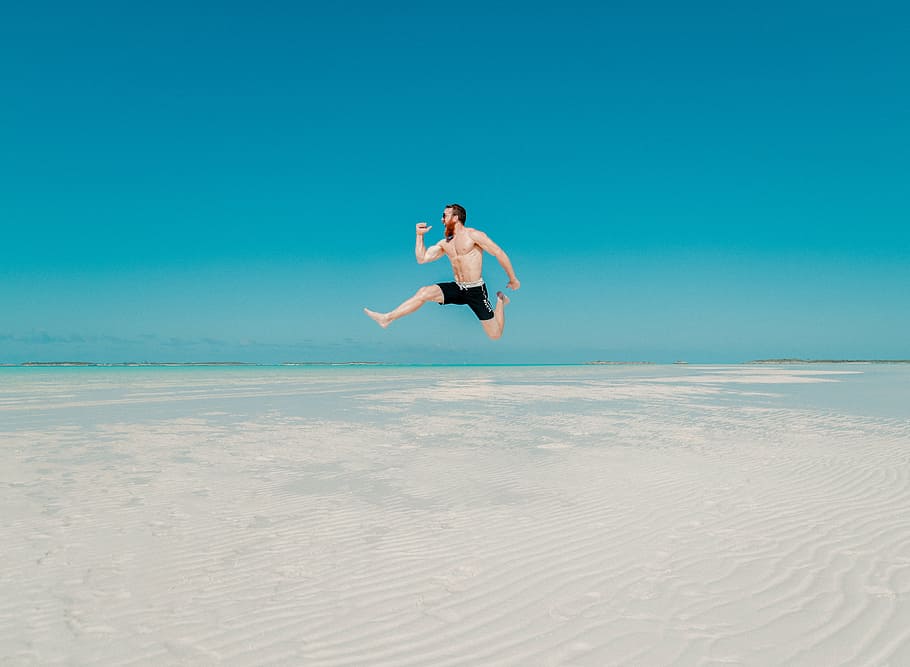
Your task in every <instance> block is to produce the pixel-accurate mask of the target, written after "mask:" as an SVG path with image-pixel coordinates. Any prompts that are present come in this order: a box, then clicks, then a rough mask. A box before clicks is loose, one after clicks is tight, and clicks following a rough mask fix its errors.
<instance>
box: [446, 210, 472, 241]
mask: <svg viewBox="0 0 910 667" xmlns="http://www.w3.org/2000/svg"><path fill="white" fill-rule="evenodd" d="M467 219H468V212H467V211H465V210H464V206H462V205H461V204H447V205H446V208H445V210H444V211H443V212H442V224H444V225H445V227H446V238H451V237H452V236H453V235H454V234H455V225H456V224H458V223H459V222H460V223H461V224H464V221H465V220H467Z"/></svg>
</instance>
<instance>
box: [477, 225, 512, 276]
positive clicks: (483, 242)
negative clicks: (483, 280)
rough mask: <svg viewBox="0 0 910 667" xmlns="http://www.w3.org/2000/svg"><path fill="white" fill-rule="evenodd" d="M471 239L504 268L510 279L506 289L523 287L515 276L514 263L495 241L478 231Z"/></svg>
mask: <svg viewBox="0 0 910 667" xmlns="http://www.w3.org/2000/svg"><path fill="white" fill-rule="evenodd" d="M471 238H472V239H473V240H474V243H476V244H477V245H479V246H480V247H481V248H483V249H484V250H486V251H487V252H488V253H490V254H491V255H493V257H495V258H496V261H498V262H499V264H500V266H502V269H503V271H505V272H506V275H507V276H508V277H509V283H508V284H507V285H506V287H508V288H509V289H518V288H519V287H521V281H520V280H518V277H517V276H516V275H515V270H514V269H513V268H512V262H511V261H510V260H509V256H508V255H507V254H506V251H505V250H503V249H502V248H500V247H499V246H498V245H496V244H495V243H494V242H493V239H491V238H490V237H489V236H487V235H486V234H485V233H483V232H481V231H478V230H476V229H475V230H474V231H472V232H471Z"/></svg>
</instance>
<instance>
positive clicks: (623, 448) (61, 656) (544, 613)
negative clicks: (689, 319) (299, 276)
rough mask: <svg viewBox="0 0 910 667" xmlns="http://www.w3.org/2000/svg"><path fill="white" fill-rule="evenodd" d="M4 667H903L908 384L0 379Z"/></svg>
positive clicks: (633, 372)
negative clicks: (174, 666)
mask: <svg viewBox="0 0 910 667" xmlns="http://www.w3.org/2000/svg"><path fill="white" fill-rule="evenodd" d="M0 370H2V372H0V451H2V456H3V458H2V461H3V465H2V468H0V508H2V512H0V544H2V548H0V664H3V665H20V664H21V665H39V664H40V665H53V664H98V665H161V664H193V665H197V664H198V665H208V664H212V665H214V664H227V665H434V666H437V665H597V666H601V665H648V666H650V665H720V664H731V665H733V664H735V665H826V666H827V665H895V666H896V665H910V414H908V413H907V410H906V409H902V408H900V407H899V406H906V405H910V369H906V368H899V367H881V368H879V367H871V366H846V367H826V368H817V367H811V368H809V367H807V368H802V367H793V368H790V367H785V368H780V367H752V366H727V367H722V366H713V367H641V368H639V367H599V366H595V367H538V368H533V367H532V368H514V367H501V368H338V369H311V368H303V369H299V368H292V369H280V368H279V369H267V368H262V369H249V368H245V369H239V370H237V369H200V368H194V369H154V370H152V369H40V370H39V369H0Z"/></svg>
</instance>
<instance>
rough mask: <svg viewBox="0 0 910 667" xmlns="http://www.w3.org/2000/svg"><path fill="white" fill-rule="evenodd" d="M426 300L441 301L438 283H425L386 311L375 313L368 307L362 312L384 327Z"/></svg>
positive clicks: (415, 308) (412, 310)
mask: <svg viewBox="0 0 910 667" xmlns="http://www.w3.org/2000/svg"><path fill="white" fill-rule="evenodd" d="M428 301H435V302H436V303H442V289H440V287H439V285H427V286H426V287H421V288H420V289H419V290H417V293H416V294H415V295H414V296H412V297H411V298H410V299H408V300H406V301H405V302H404V303H402V304H401V305H400V306H398V308H396V309H395V310H391V311H389V312H388V313H377V312H374V311H372V310H370V309H369V308H364V309H363V312H365V313H366V314H367V315H369V316H370V317H371V318H373V320H375V322H376V324H378V325H379V326H381V327H382V328H383V329H385V328H386V327H387V326H389V324H391V323H392V322H393V321H394V320H397V319H398V318H399V317H404V316H405V315H410V314H411V313H413V312H414V311H415V310H417V309H418V308H420V307H421V306H422V305H423V304H425V303H427V302H428Z"/></svg>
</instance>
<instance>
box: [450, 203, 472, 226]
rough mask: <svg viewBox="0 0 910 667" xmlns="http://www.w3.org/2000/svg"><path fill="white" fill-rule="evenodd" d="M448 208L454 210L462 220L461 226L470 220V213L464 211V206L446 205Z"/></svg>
mask: <svg viewBox="0 0 910 667" xmlns="http://www.w3.org/2000/svg"><path fill="white" fill-rule="evenodd" d="M446 208H450V209H452V213H454V214H455V217H456V218H458V219H459V220H461V224H464V223H465V220H467V219H468V212H467V211H465V210H464V206H462V205H461V204H446Z"/></svg>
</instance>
